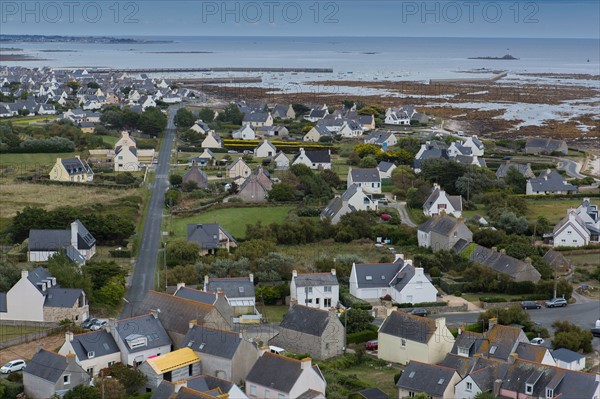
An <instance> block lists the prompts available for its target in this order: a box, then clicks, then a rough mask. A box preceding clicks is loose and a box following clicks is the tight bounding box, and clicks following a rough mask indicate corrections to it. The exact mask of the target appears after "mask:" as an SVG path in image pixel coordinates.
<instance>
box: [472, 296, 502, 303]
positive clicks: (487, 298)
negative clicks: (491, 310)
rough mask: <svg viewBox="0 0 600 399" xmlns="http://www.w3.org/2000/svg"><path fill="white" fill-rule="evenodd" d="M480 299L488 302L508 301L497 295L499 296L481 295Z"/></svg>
mask: <svg viewBox="0 0 600 399" xmlns="http://www.w3.org/2000/svg"><path fill="white" fill-rule="evenodd" d="M479 300H480V301H481V302H487V303H500V302H508V300H507V299H506V298H502V297H497V296H480V297H479Z"/></svg>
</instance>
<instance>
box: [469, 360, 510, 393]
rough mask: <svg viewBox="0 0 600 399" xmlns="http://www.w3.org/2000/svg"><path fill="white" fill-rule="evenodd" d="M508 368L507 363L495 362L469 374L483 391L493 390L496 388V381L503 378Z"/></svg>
mask: <svg viewBox="0 0 600 399" xmlns="http://www.w3.org/2000/svg"><path fill="white" fill-rule="evenodd" d="M507 370H508V364H507V363H501V364H494V365H490V366H487V367H484V368H480V369H478V370H475V371H473V372H471V373H470V374H469V375H470V376H471V378H472V379H473V381H474V382H475V384H477V386H478V387H479V389H481V391H483V392H487V391H491V390H492V389H493V388H494V381H495V380H501V379H502V378H503V377H504V375H506V371H507Z"/></svg>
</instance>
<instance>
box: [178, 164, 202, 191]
mask: <svg viewBox="0 0 600 399" xmlns="http://www.w3.org/2000/svg"><path fill="white" fill-rule="evenodd" d="M190 182H193V183H196V186H198V188H207V187H208V175H207V174H206V173H205V172H204V171H203V170H200V168H198V163H197V162H196V161H193V162H192V167H191V168H190V169H189V170H188V171H187V172H185V174H184V175H183V178H182V184H185V183H190Z"/></svg>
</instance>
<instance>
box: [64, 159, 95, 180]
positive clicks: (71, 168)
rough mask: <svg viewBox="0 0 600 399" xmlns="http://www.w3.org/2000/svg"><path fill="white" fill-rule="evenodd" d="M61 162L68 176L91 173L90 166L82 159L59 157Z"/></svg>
mask: <svg viewBox="0 0 600 399" xmlns="http://www.w3.org/2000/svg"><path fill="white" fill-rule="evenodd" d="M61 163H62V165H63V166H64V168H65V169H66V170H67V173H68V174H69V175H70V176H73V175H77V174H83V173H88V174H89V173H92V168H90V165H88V163H87V162H86V161H85V160H84V159H79V158H66V159H61Z"/></svg>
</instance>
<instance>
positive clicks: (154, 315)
mask: <svg viewBox="0 0 600 399" xmlns="http://www.w3.org/2000/svg"><path fill="white" fill-rule="evenodd" d="M159 313H160V309H150V314H151V315H152V316H153V317H154V318H155V319H158V314H159Z"/></svg>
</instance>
